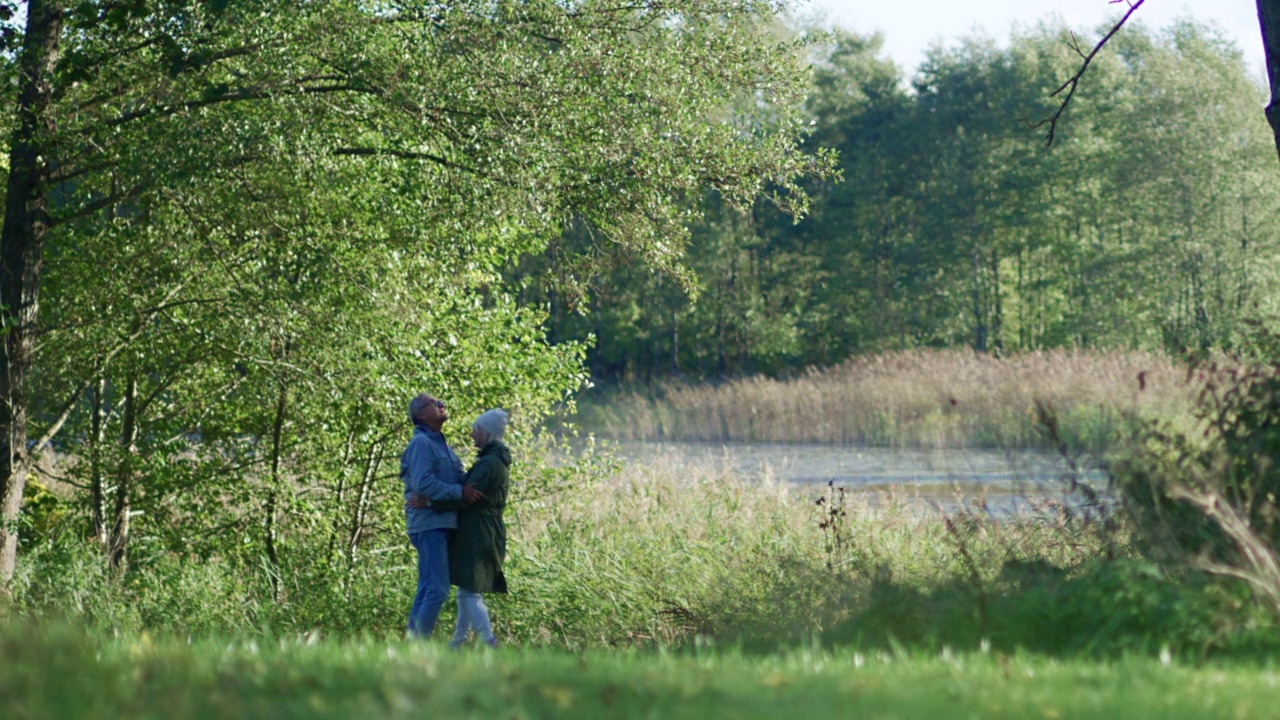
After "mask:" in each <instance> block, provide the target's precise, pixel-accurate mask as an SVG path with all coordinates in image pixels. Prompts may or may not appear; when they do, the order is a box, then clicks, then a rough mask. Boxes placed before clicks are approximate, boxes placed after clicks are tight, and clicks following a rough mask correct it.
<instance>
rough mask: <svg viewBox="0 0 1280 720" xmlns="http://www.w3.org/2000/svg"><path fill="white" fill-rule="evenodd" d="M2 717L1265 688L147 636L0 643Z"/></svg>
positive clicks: (587, 709)
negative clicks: (189, 639) (190, 640)
mask: <svg viewBox="0 0 1280 720" xmlns="http://www.w3.org/2000/svg"><path fill="white" fill-rule="evenodd" d="M0 648H2V649H3V653H0V654H2V655H3V657H4V658H5V662H4V663H2V664H0V716H3V717H6V718H14V719H15V720H19V719H25V718H67V719H73V718H89V717H95V718H96V717H129V718H175V717H182V718H221V717H237V718H248V717H272V718H292V717H297V718H329V717H333V718H347V717H380V718H414V719H415V720H416V719H420V718H424V717H430V718H472V717H474V718H543V717H546V718H561V717H575V718H596V717H599V718H630V717H645V718H650V717H653V718H657V717H661V718H712V717H714V718H776V717H812V718H821V717H858V718H890V717H896V718H915V717H938V718H1119V717H1125V718H1139V717H1151V718H1180V717H1186V718H1215V717H1222V718H1254V717H1257V718H1262V717H1274V716H1275V708H1276V707H1277V706H1280V687H1277V679H1278V677H1280V675H1278V674H1277V673H1276V672H1275V671H1274V670H1273V669H1271V668H1269V667H1262V666H1258V665H1249V664H1224V665H1208V666H1200V667H1184V666H1181V665H1179V664H1178V663H1176V662H1174V663H1171V664H1168V665H1166V664H1163V663H1162V662H1161V661H1159V660H1156V659H1141V658H1129V659H1122V660H1117V661H1114V662H1084V661H1059V660H1052V659H1046V658H1043V657H1037V656H1032V655H1025V654H1018V655H1013V656H1006V655H1001V654H998V653H983V652H979V651H977V650H974V651H971V652H966V653H950V652H945V653H942V654H938V655H929V656H925V655H921V654H914V655H912V654H908V653H897V654H886V653H880V654H873V655H867V656H864V655H861V654H858V653H856V652H854V651H850V650H814V649H796V650H791V651H787V652H783V653H779V654H775V655H771V656H767V657H753V656H745V655H741V654H738V653H735V652H733V651H725V650H708V649H705V648H704V649H703V650H701V651H697V652H688V653H683V654H680V653H666V652H662V651H615V652H608V651H592V652H587V653H581V654H572V653H568V652H565V651H561V650H552V649H528V648H526V649H516V648H503V649H500V650H499V651H497V652H496V653H490V652H483V653H481V652H463V653H451V652H449V651H447V650H444V649H442V648H441V647H440V646H438V645H421V644H411V643H408V642H404V641H398V640H391V641H377V640H368V639H366V640H355V641H347V642H337V641H327V640H321V641H318V642H308V641H306V640H277V641H268V640H264V639H259V640H257V641H253V642H251V641H235V642H217V641H212V640H201V641H197V642H193V643H190V644H189V643H187V642H185V641H182V640H178V639H170V640H153V639H151V638H149V637H148V636H146V635H141V636H122V637H119V638H102V637H96V638H95V637H90V636H87V635H85V634H83V633H80V632H78V631H76V630H71V629H68V628H67V627H65V626H59V627H53V628H50V627H47V626H33V625H27V626H25V627H19V626H16V625H10V626H8V627H7V628H5V629H3V630H0Z"/></svg>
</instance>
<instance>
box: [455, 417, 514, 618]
mask: <svg viewBox="0 0 1280 720" xmlns="http://www.w3.org/2000/svg"><path fill="white" fill-rule="evenodd" d="M510 469H511V451H510V450H508V449H507V446H506V445H503V444H502V443H501V442H498V441H494V442H491V443H489V444H488V445H485V446H484V447H482V448H480V451H479V452H477V453H476V461H475V463H474V464H473V465H472V466H471V469H470V470H468V471H467V476H466V478H465V479H464V480H463V481H462V482H463V484H464V485H475V486H476V489H477V490H479V491H480V492H482V493H484V497H483V498H481V499H479V500H477V501H476V502H475V504H473V505H470V506H468V507H466V508H465V509H462V510H459V511H458V529H457V531H456V532H454V534H453V536H452V537H451V538H450V539H449V582H451V583H453V584H454V585H457V586H458V587H460V588H463V589H465V590H470V591H471V592H480V593H505V592H506V591H507V578H506V576H504V575H503V574H502V562H503V560H505V559H506V557H507V526H506V525H505V524H503V522H502V509H503V507H505V506H506V504H507V484H508V477H509V471H510Z"/></svg>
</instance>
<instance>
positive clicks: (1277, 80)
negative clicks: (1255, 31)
mask: <svg viewBox="0 0 1280 720" xmlns="http://www.w3.org/2000/svg"><path fill="white" fill-rule="evenodd" d="M1258 25H1259V26H1260V27H1261V28H1262V49H1263V52H1264V53H1265V54H1266V61H1267V78H1268V79H1269V80H1270V81H1271V103H1270V104H1268V105H1267V110H1266V112H1267V122H1269V123H1271V133H1272V135H1273V136H1274V137H1275V144H1276V152H1277V153H1280V0H1258Z"/></svg>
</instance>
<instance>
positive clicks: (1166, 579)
mask: <svg viewBox="0 0 1280 720" xmlns="http://www.w3.org/2000/svg"><path fill="white" fill-rule="evenodd" d="M851 610H852V612H851V614H850V615H849V617H848V618H847V619H845V620H843V621H841V622H839V623H837V624H835V625H834V626H832V627H831V628H830V629H829V630H828V631H826V632H825V633H823V635H822V640H823V643H824V644H826V645H834V646H852V647H858V648H860V649H863V650H870V651H876V650H882V651H887V652H900V651H902V650H907V651H924V652H940V651H942V650H943V649H944V648H948V647H949V648H952V649H953V650H957V651H961V650H977V649H991V650H998V651H1002V652H1014V651H1018V650H1022V651H1029V652H1034V653H1037V654H1041V655H1047V656H1055V657H1079V656H1085V657H1095V658H1099V657H1120V656H1124V655H1134V654H1138V655H1155V654H1164V653H1168V654H1169V655H1171V656H1173V657H1178V658H1182V659H1197V660H1198V659H1207V658H1210V657H1214V658H1218V657H1231V658H1241V659H1258V658H1261V657H1263V656H1271V657H1274V656H1275V654H1276V653H1277V652H1280V637H1277V633H1276V632H1275V630H1276V623H1275V620H1274V618H1272V617H1271V616H1270V615H1269V614H1268V613H1267V611H1266V610H1265V609H1264V608H1263V607H1261V606H1260V605H1259V604H1258V603H1257V602H1256V601H1254V600H1253V599H1252V597H1251V595H1250V593H1249V590H1248V588H1247V587H1245V586H1244V585H1243V584H1242V583H1237V582H1224V581H1223V580H1221V579H1218V578H1213V577H1209V576H1205V575H1203V574H1198V573H1190V572H1188V573H1179V574H1177V575H1173V574H1170V573H1168V572H1167V571H1164V570H1162V569H1160V568H1158V567H1156V566H1154V565H1151V564H1148V563H1144V562H1140V561H1133V560H1109V561H1103V560H1098V561H1094V562H1091V563H1087V564H1086V565H1084V566H1082V567H1080V568H1076V569H1073V570H1071V571H1068V570H1065V569H1062V568H1058V567H1055V566H1053V565H1052V564H1050V563H1047V562H1044V561H1040V560H1037V561H1031V562H1020V561H1009V562H1006V563H1005V564H1004V566H1003V568H1002V569H1001V571H1000V573H999V575H998V576H997V577H996V578H994V579H993V580H992V581H990V582H988V583H985V584H984V585H983V586H982V587H978V586H975V584H974V583H973V582H972V581H970V580H969V579H967V578H955V579H953V580H950V581H948V582H945V583H943V584H940V585H938V586H936V587H933V588H929V589H922V588H920V587H917V586H913V585H908V584H903V583H899V582H895V581H894V580H893V579H892V578H887V577H884V578H880V579H877V580H875V581H872V582H871V583H870V584H869V586H868V587H867V588H866V590H865V592H864V593H863V594H862V597H861V598H860V600H859V601H856V606H855V607H853V608H851Z"/></svg>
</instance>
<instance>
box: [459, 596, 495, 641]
mask: <svg viewBox="0 0 1280 720" xmlns="http://www.w3.org/2000/svg"><path fill="white" fill-rule="evenodd" d="M471 630H475V631H476V635H478V636H479V637H480V639H481V640H484V642H485V644H486V645H488V646H489V647H497V645H498V639H497V638H495V637H494V636H493V628H492V627H490V626H489V608H487V607H485V606H484V596H483V595H481V594H480V593H478V592H471V591H470V590H464V589H462V588H458V624H457V626H455V627H454V630H453V639H452V640H450V641H449V647H455V648H456V647H458V646H460V645H462V643H464V642H466V641H467V633H468V632H469V631H471Z"/></svg>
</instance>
